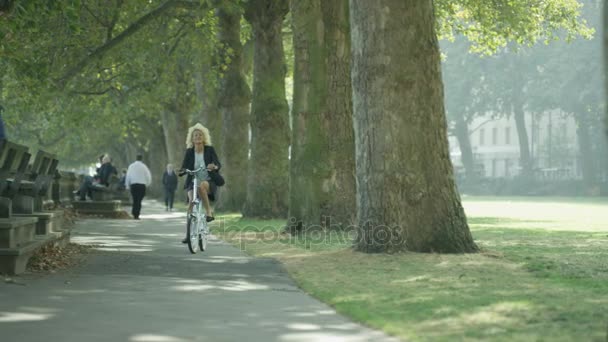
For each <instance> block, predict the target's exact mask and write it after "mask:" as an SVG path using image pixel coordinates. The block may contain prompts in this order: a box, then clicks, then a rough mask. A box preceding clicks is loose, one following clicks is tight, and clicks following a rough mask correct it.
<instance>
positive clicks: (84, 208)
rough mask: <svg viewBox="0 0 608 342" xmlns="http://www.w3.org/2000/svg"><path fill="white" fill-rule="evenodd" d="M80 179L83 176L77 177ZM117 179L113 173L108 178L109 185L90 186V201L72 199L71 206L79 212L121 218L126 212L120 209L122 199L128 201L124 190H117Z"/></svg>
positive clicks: (128, 198) (127, 194) (128, 197)
mask: <svg viewBox="0 0 608 342" xmlns="http://www.w3.org/2000/svg"><path fill="white" fill-rule="evenodd" d="M79 178H80V179H81V180H82V179H83V178H84V176H81V177H79ZM118 182H119V179H118V177H116V176H115V175H112V176H111V178H110V185H109V186H107V187H106V186H94V187H92V188H91V190H92V191H91V192H92V197H93V198H92V201H79V200H77V201H74V202H72V206H73V208H74V209H75V210H76V212H78V213H79V214H83V215H94V216H102V217H108V218H123V217H125V216H127V215H128V214H127V213H126V212H125V211H124V210H123V209H122V205H123V200H125V199H126V200H127V203H130V200H131V199H130V196H129V193H128V192H127V191H126V190H119V186H118Z"/></svg>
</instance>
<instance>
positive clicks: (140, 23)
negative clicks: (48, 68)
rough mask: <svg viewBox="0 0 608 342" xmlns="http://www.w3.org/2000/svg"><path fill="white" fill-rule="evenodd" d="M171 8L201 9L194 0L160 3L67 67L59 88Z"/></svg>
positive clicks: (170, 0)
mask: <svg viewBox="0 0 608 342" xmlns="http://www.w3.org/2000/svg"><path fill="white" fill-rule="evenodd" d="M172 8H185V9H193V10H194V9H201V8H202V7H201V4H200V2H199V1H195V0H192V1H189V0H168V1H167V2H165V3H164V4H162V5H161V6H160V7H158V8H156V9H155V10H153V11H151V12H150V13H148V14H146V15H144V16H143V17H141V18H139V19H138V20H136V21H135V22H134V23H133V24H131V26H129V27H128V28H127V29H125V30H124V31H122V32H121V33H120V34H119V35H117V36H116V37H114V38H113V39H112V40H110V41H108V42H106V43H105V44H103V45H101V46H100V47H98V48H96V49H95V50H93V51H92V52H91V53H90V54H89V55H87V56H86V57H84V58H83V59H82V60H80V62H78V63H77V64H76V65H74V66H73V67H71V68H70V69H68V70H67V71H66V72H65V73H64V74H63V76H62V77H61V78H60V79H59V80H58V81H57V83H58V86H59V88H60V89H63V88H65V85H66V83H67V82H68V81H69V80H70V79H71V78H72V77H74V76H76V74H78V73H79V72H80V71H82V69H84V68H85V67H86V66H87V65H88V64H89V63H91V61H93V60H95V59H97V58H101V57H102V56H103V55H104V54H105V53H106V52H108V51H110V50H111V49H113V48H114V47H116V46H118V45H119V44H120V43H121V42H122V41H123V40H125V39H126V38H127V37H129V36H130V35H132V34H134V33H135V32H137V31H139V30H140V29H141V28H143V27H144V26H146V25H147V24H148V23H150V22H151V21H152V20H154V19H156V18H157V17H159V16H161V15H162V14H163V13H165V12H167V11H168V10H170V9H172Z"/></svg>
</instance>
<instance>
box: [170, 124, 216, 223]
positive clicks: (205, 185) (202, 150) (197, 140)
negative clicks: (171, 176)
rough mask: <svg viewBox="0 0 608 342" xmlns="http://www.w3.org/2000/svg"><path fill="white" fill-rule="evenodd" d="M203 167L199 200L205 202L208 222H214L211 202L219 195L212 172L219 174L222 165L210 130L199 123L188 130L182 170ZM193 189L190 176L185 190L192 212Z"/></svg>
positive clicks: (198, 177)
mask: <svg viewBox="0 0 608 342" xmlns="http://www.w3.org/2000/svg"><path fill="white" fill-rule="evenodd" d="M201 166H206V168H205V167H203V168H202V169H201V170H200V171H199V172H198V173H197V179H198V180H199V188H198V198H200V199H202V200H203V205H204V207H205V214H206V217H207V222H211V221H213V220H214V219H215V218H214V217H213V213H212V212H211V204H210V201H215V196H216V193H217V184H216V183H215V182H214V181H213V180H212V179H211V177H210V173H211V172H218V171H219V170H220V168H221V167H222V165H221V164H220V161H219V160H218V157H217V154H216V153H215V149H214V148H213V146H211V136H210V135H209V130H208V129H207V128H206V127H205V126H203V125H201V124H200V123H197V124H196V125H194V126H192V127H190V128H189V129H188V136H187V137H186V152H185V154H184V161H183V162H182V167H181V169H182V170H183V169H188V170H196V169H198V168H199V167H201ZM182 170H180V172H179V176H180V177H181V176H183V175H184V174H185V173H184V172H183V171H182ZM192 187H193V176H192V175H188V177H187V178H186V184H185V185H184V189H186V190H187V191H188V203H189V204H190V206H189V207H188V211H191V210H192V206H193V203H192V195H193V193H192V191H193V189H192Z"/></svg>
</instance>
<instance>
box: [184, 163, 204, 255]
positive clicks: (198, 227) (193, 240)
mask: <svg viewBox="0 0 608 342" xmlns="http://www.w3.org/2000/svg"><path fill="white" fill-rule="evenodd" d="M202 168H203V167H200V168H198V169H196V170H192V171H191V170H185V172H186V173H187V174H189V175H192V176H193V187H192V202H191V203H189V206H188V208H189V210H188V213H187V215H186V222H187V223H186V230H187V236H188V249H189V250H190V252H191V253H193V254H194V253H196V252H197V251H198V249H200V250H201V251H205V250H206V249H207V234H208V231H207V217H206V215H205V213H204V211H203V210H202V208H201V206H202V203H201V201H200V199H199V195H198V191H199V189H198V187H199V181H198V178H197V177H196V174H197V173H198V172H199V171H200V170H202ZM190 204H192V208H190ZM193 224H194V226H193ZM197 240H198V241H197ZM197 242H198V243H197ZM197 247H198V248H197Z"/></svg>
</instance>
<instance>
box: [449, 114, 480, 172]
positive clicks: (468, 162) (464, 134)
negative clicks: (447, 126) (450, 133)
mask: <svg viewBox="0 0 608 342" xmlns="http://www.w3.org/2000/svg"><path fill="white" fill-rule="evenodd" d="M455 120H456V122H455V123H456V124H455V126H454V128H455V129H454V133H455V135H456V139H458V146H459V148H460V159H461V160H462V165H463V166H464V170H465V174H466V179H467V181H469V182H471V181H475V179H476V178H477V175H476V174H475V159H474V158H473V149H472V148H471V137H470V135H469V126H468V125H467V122H466V121H465V119H464V117H463V116H457V117H456V119H455Z"/></svg>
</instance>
